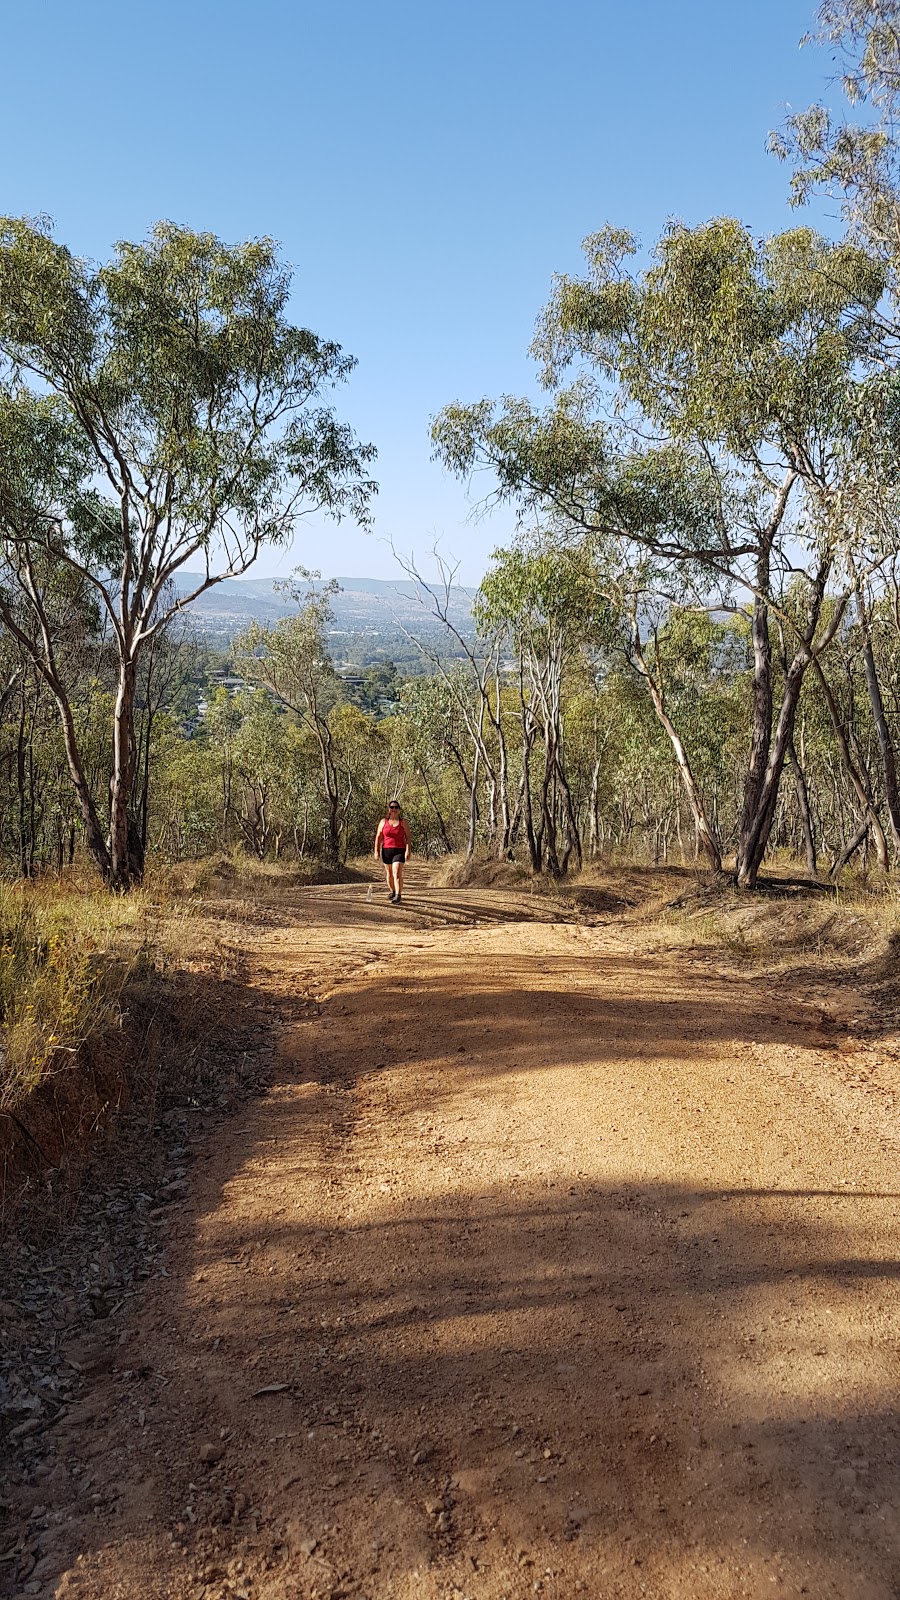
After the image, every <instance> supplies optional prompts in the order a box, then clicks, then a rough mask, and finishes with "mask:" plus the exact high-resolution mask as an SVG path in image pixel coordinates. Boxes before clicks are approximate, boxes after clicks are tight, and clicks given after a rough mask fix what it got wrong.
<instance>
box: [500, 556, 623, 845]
mask: <svg viewBox="0 0 900 1600" xmlns="http://www.w3.org/2000/svg"><path fill="white" fill-rule="evenodd" d="M475 620H476V622H477V623H478V626H479V629H480V631H481V632H482V633H484V634H485V635H490V634H496V633H499V634H500V635H501V636H504V637H505V638H507V639H508V640H509V643H510V645H511V648H512V651H513V654H514V657H515V659H516V662H517V678H518V692H519V709H520V724H521V773H520V787H519V807H518V809H519V811H520V812H521V815H522V820H523V825H524V831H525V837H526V840H527V843H528V851H529V855H530V858H531V865H532V868H533V870H534V871H535V872H540V871H541V870H542V869H543V867H544V865H545V864H546V866H547V869H548V871H549V872H550V873H551V875H552V876H554V877H559V876H562V875H563V874H564V873H565V872H566V871H567V869H568V865H569V861H570V859H571V858H572V857H573V856H574V859H575V862H576V865H578V866H580V865H581V858H582V847H581V834H580V829H579V824H578V817H577V815H576V807H575V802H574V800H573V797H572V789H571V785H570V783H569V778H568V774H567V771H566V760H565V741H564V734H563V703H564V695H565V690H566V687H567V684H566V676H567V671H568V668H569V666H570V664H571V661H572V657H573V655H574V653H575V652H576V651H577V650H578V649H579V648H580V647H581V646H583V645H585V644H586V643H587V642H588V640H589V639H590V638H591V637H592V636H595V637H599V635H600V633H601V632H602V630H603V629H604V628H605V627H606V626H607V625H608V606H607V605H606V602H605V597H604V593H603V587H602V580H601V578H600V576H599V572H598V563H597V558H596V556H595V555H594V554H592V553H591V552H590V551H589V549H588V546H587V545H586V544H585V542H584V541H583V540H582V541H572V540H569V541H568V542H566V541H565V540H562V539H560V538H559V537H554V535H553V533H552V531H548V530H542V529H535V530H531V531H529V532H528V533H526V534H524V535H523V536H521V537H520V538H519V539H517V540H516V542H515V543H514V544H513V545H512V546H511V547H510V548H509V549H506V550H495V551H494V554H493V557H492V562H491V566H490V568H489V569H488V572H487V574H486V576H485V577H484V579H483V580H482V583H481V587H480V589H479V591H478V598H477V601H476V605H475ZM538 738H539V739H540V741H541V743H542V744H543V749H544V760H543V772H542V774H541V778H540V784H539V792H538V803H537V818H536V817H535V806H534V802H533V797H532V785H531V767H532V751H533V747H534V744H535V740H536V739H538ZM561 824H562V828H563V834H564V838H563V841H562V845H561V847H560V843H559V837H558V836H559V831H560V825H561Z"/></svg>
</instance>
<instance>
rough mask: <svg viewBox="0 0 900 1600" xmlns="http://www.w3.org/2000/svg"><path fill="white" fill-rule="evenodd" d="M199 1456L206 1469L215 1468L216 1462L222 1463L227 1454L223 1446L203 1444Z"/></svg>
mask: <svg viewBox="0 0 900 1600" xmlns="http://www.w3.org/2000/svg"><path fill="white" fill-rule="evenodd" d="M199 1454H200V1460H201V1461H202V1462H203V1465H204V1466H205V1467H214V1466H215V1464H216V1462H217V1461H221V1459H222V1457H223V1455H224V1454H225V1446H224V1445H222V1444H210V1443H207V1444H202V1445H201V1446H200V1451H199Z"/></svg>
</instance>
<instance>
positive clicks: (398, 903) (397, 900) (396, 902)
mask: <svg viewBox="0 0 900 1600" xmlns="http://www.w3.org/2000/svg"><path fill="white" fill-rule="evenodd" d="M402 904H403V901H402V900H401V898H400V896H399V894H395V895H394V905H395V906H402Z"/></svg>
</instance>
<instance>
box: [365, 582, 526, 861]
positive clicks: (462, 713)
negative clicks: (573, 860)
mask: <svg viewBox="0 0 900 1600" xmlns="http://www.w3.org/2000/svg"><path fill="white" fill-rule="evenodd" d="M394 555H395V558H396V560H397V561H398V562H399V564H400V566H401V567H402V568H403V571H404V572H405V573H406V575H407V577H408V578H410V579H411V581H412V582H413V584H414V585H415V590H416V595H417V597H418V600H419V602H420V604H421V605H422V607H423V609H425V610H427V611H428V612H430V614H431V616H432V617H433V618H434V619H435V621H437V622H439V623H440V624H441V626H442V627H443V628H444V629H445V630H446V633H447V635H448V637H449V638H450V639H451V640H452V641H453V646H454V649H455V652H456V656H455V659H454V660H452V661H450V662H448V661H447V660H446V659H445V656H444V654H443V653H442V651H441V650H440V649H439V648H438V647H437V646H436V645H435V644H434V643H433V641H432V639H431V637H424V636H422V635H421V634H416V633H414V632H413V631H412V630H411V629H408V628H406V627H405V626H404V625H403V624H399V626H400V631H401V632H402V633H403V634H405V636H406V638H408V639H409V640H410V642H411V643H412V644H414V645H415V647H416V649H417V650H418V651H419V654H420V655H421V656H422V658H423V659H424V660H425V661H427V662H429V664H430V666H431V668H432V670H433V672H434V673H435V675H436V676H437V677H438V678H440V679H441V680H442V682H443V684H444V686H445V688H446V690H447V694H448V696H449V699H450V701H451V702H452V705H453V707H454V710H455V712H456V713H457V715H458V718H459V720H460V722H461V723H462V726H463V728H464V730H465V734H466V736H467V739H468V742H469V743H470V744H471V747H472V758H471V765H470V766H469V767H468V769H467V767H466V762H465V758H464V757H463V755H462V753H461V750H460V742H459V741H457V742H456V744H455V747H454V750H455V754H456V757H457V761H458V764H459V768H460V772H461V774H462V776H463V778H464V780H465V783H466V786H467V788H468V791H469V831H468V840H467V844H466V855H467V857H468V858H471V857H472V856H473V855H474V853H475V844H476V839H477V831H478V821H479V806H478V793H479V787H480V785H481V783H482V781H483V780H485V781H486V782H487V787H488V834H489V836H490V842H491V845H492V847H493V849H494V851H495V853H496V854H497V855H498V857H500V858H501V859H502V858H503V857H504V856H505V855H506V854H507V853H508V851H509V848H510V844H511V840H512V810H511V807H510V799H509V755H508V750H507V743H506V729H505V727H504V724H503V716H502V707H501V680H500V650H501V644H502V629H497V628H494V627H493V626H490V625H489V626H488V627H487V628H486V629H481V630H479V631H478V633H477V636H476V637H475V638H474V639H472V638H471V637H470V636H469V635H468V633H467V632H465V631H464V630H463V629H462V628H461V627H460V626H459V624H458V623H457V622H456V621H455V620H454V616H453V609H452V598H453V584H454V579H455V577H456V570H457V569H456V567H454V566H452V565H450V564H449V563H448V562H446V561H445V560H444V559H443V557H442V556H441V555H440V554H439V553H438V551H437V550H435V551H434V559H435V562H436V565H437V569H438V576H437V579H436V581H434V582H432V583H429V582H428V581H427V580H426V579H425V578H423V577H422V575H421V573H420V572H419V570H418V567H417V566H416V563H415V561H414V559H413V558H412V557H409V558H407V557H404V556H400V555H398V554H397V552H396V550H395V551H394Z"/></svg>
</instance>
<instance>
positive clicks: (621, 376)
mask: <svg viewBox="0 0 900 1600" xmlns="http://www.w3.org/2000/svg"><path fill="white" fill-rule="evenodd" d="M637 248H638V247H637V243H636V241H635V240H634V238H633V237H632V236H631V235H629V234H627V233H625V232H623V231H621V230H614V229H606V230H604V231H603V232H601V233H599V234H597V235H595V236H594V237H592V238H591V239H588V240H587V241H586V244H585V252H586V257H587V272H586V274H585V275H584V276H583V277H580V278H570V277H561V278H559V279H557V280H556V283H555V286H554V291H553V295H552V297H551V300H550V302H549V304H548V306H547V308H546V310H545V312H544V313H543V315H542V317H541V319H540V322H539V325H538V332H537V336H536V339H535V343H534V347H533V348H534V352H535V354H536V355H537V356H538V357H539V358H540V360H541V362H542V376H543V381H544V383H545V385H546V386H547V387H548V388H549V389H550V390H551V391H552V394H553V399H552V402H551V404H550V405H549V406H548V407H547V408H545V409H539V408H537V407H535V406H533V405H532V404H530V403H529V402H528V401H525V400H506V401H505V402H503V404H502V405H501V406H500V407H499V408H498V407H495V406H494V405H492V404H491V403H490V402H487V401H482V402H480V403H478V404H476V405H474V406H464V405H458V404H457V405H452V406H449V407H447V408H446V409H445V410H444V411H443V412H442V413H441V414H440V415H439V416H438V418H437V419H436V422H435V424H434V427H433V439H434V442H435V446H436V449H437V452H438V454H439V455H440V456H441V457H442V458H443V460H444V461H445V463H446V464H447V465H448V466H449V467H450V468H451V469H452V470H455V471H456V472H458V473H460V474H464V475H465V474H468V473H470V472H471V471H472V469H473V468H474V467H476V466H479V465H487V466H490V467H491V468H493V471H494V473H495V476H496V484H497V489H496V493H497V495H498V497H499V498H501V499H507V500H512V501H514V502H517V503H518V504H519V506H520V507H522V508H532V507H535V506H538V507H540V506H546V505H548V504H549V505H551V506H553V507H554V508H556V510H557V511H558V512H560V513H561V514H562V516H563V517H564V518H565V520H566V521H567V522H569V523H570V524H575V525H579V526H581V527H582V528H584V529H585V530H587V531H590V532H593V533H597V534H600V535H602V536H603V538H604V539H605V540H607V541H609V540H613V541H615V542H616V543H617V544H618V546H619V548H620V551H621V565H622V566H623V567H627V566H628V565H629V564H630V563H634V562H637V561H640V560H641V559H643V557H644V556H645V555H646V554H647V553H649V554H650V555H651V556H652V558H653V560H654V561H655V562H656V563H657V564H659V565H660V566H661V568H663V569H665V568H666V567H668V568H669V569H671V571H672V573H673V574H674V577H673V579H672V586H673V587H674V588H675V589H677V591H678V592H679V594H683V593H684V592H685V591H686V590H687V591H689V592H693V595H694V598H695V601H696V603H697V604H705V605H708V606H710V607H712V608H714V609H718V608H723V607H732V608H733V607H735V606H738V607H740V606H746V605H747V604H748V597H749V604H750V607H751V611H752V644H753V660H754V667H753V700H752V727H751V740H750V753H749V761H748V769H747V773H746V777H745V782H744V786H743V791H744V792H743V805H742V817H741V824H740V828H739V833H738V840H737V872H738V880H739V882H740V883H741V884H742V885H745V886H752V885H753V884H754V883H755V881H756V876H757V873H758V871H759V867H760V864H761V862H762V859H763V855H764V853H765V849H766V844H767V841H768V837H769V831H770V829H771V826H772V821H773V819H774V815H775V806H776V802H777V798H778V790H779V785H780V781H781V774H782V770H783V766H784V762H785V759H786V757H787V753H788V750H789V748H790V743H791V737H792V731H793V725H794V719H795V716H796V709H797V703H798V700H799V695H800V690H801V686H802V683H803V680H804V677H805V675H806V672H807V670H808V668H809V666H810V663H811V662H812V660H813V659H814V657H816V656H817V655H820V654H821V653H822V651H824V650H825V649H827V647H828V645H829V643H830V642H831V640H832V638H833V637H834V634H835V632H836V630H837V628H838V627H839V625H840V619H841V616H842V614H843V610H844V608H845V607H846V605H847V603H848V601H849V598H850V595H851V593H852V589H853V580H852V578H851V576H850V574H849V571H848V561H847V547H846V539H845V533H846V529H845V526H844V523H843V521H842V500H841V494H842V490H843V487H844V484H845V480H846V475H847V472H848V470H850V467H849V466H848V463H851V464H852V461H853V459H854V458H853V455H852V449H851V448H850V444H851V442H852V435H853V419H854V417H856V418H857V421H858V424H859V426H858V431H860V432H862V431H864V430H863V428H862V423H861V422H859V419H860V418H861V417H863V416H864V417H865V418H866V427H867V428H870V427H875V426H877V425H878V423H879V421H880V420H881V416H880V413H879V411H878V408H877V407H876V408H875V411H874V413H872V414H871V415H870V414H869V412H867V411H866V409H865V407H862V408H861V407H860V405H859V371H858V363H859V348H860V333H861V329H864V327H865V326H866V324H867V319H870V318H871V317H872V316H873V315H874V313H875V309H876V307H877V304H878V301H879V299H880V296H881V293H882V289H883V285H884V272H883V269H882V267H881V266H880V264H879V263H878V262H876V261H874V260H873V259H872V257H871V256H870V255H869V254H868V253H867V252H866V251H865V250H863V249H862V248H860V247H858V246H857V245H855V244H852V243H843V244H839V245H832V244H829V243H827V242H826V241H825V240H823V239H821V238H819V237H818V236H817V235H815V234H814V233H812V232H811V231H810V230H808V229H797V230H793V231H791V232H790V233H787V234H782V235H779V236H778V237H776V238H774V239H770V240H768V241H766V242H765V243H764V244H762V245H759V244H757V243H756V242H755V241H754V240H753V239H752V238H751V236H750V234H749V233H748V231H747V230H746V229H745V228H744V227H742V226H741V225H740V224H739V223H737V222H735V221H733V220H730V219H728V218H725V219H720V220H717V221H714V222H712V223H709V224H706V225H704V226H703V227H699V228H695V229H689V228H686V227H684V226H682V225H681V224H672V225H671V226H670V227H669V228H668V229H667V230H666V232H665V233H664V235H663V237H662V238H661V240H660V241H659V243H658V245H657V247H656V250H655V252H654V256H653V259H652V261H651V263H650V264H649V266H647V267H646V268H645V269H644V270H642V271H636V270H634V269H633V267H632V262H633V258H634V257H635V255H636V253H637ZM573 372H574V377H571V375H572V373H573ZM886 555H887V551H886V550H885V549H884V548H883V547H882V546H879V547H878V549H877V550H876V551H875V553H874V554H873V556H872V557H871V559H869V558H867V560H866V566H867V570H869V569H870V568H871V566H872V565H877V564H878V563H879V562H880V561H883V560H884V559H886ZM798 571H799V574H800V576H801V578H802V583H803V589H804V595H805V611H804V614H803V616H802V618H801V617H797V616H796V615H787V614H784V613H783V608H782V604H781V602H782V599H783V596H784V592H785V590H786V588H787V587H788V586H789V585H796V581H797V577H798ZM829 584H832V585H834V584H836V585H838V587H839V590H840V597H839V602H838V604H837V606H836V607H833V608H831V609H830V610H828V611H827V614H826V612H825V611H823V605H824V600H825V595H826V588H827V586H828V585H829ZM782 614H784V615H785V625H786V627H787V629H788V633H789V636H790V640H791V648H790V652H789V660H788V665H787V671H786V674H785V675H784V679H783V682H782V684H781V686H780V702H779V704H778V705H777V708H776V705H775V701H774V693H775V679H774V675H773V663H772V639H771V634H770V624H771V619H772V616H773V615H782Z"/></svg>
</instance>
